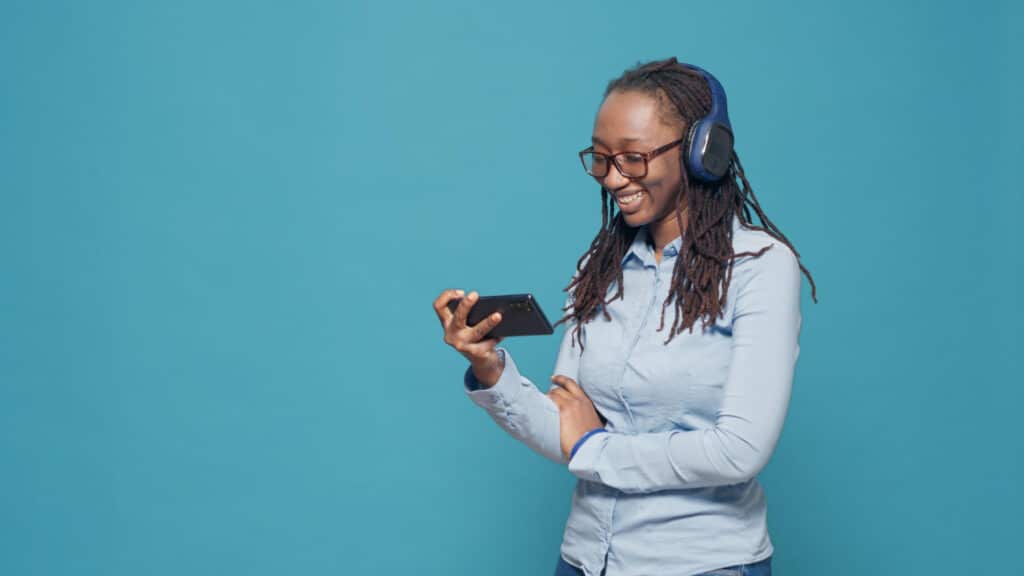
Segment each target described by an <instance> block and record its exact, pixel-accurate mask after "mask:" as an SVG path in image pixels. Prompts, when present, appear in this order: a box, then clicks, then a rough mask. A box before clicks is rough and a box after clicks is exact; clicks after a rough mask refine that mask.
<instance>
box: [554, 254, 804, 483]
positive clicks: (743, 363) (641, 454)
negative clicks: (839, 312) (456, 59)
mask: <svg viewBox="0 0 1024 576" xmlns="http://www.w3.org/2000/svg"><path fill="white" fill-rule="evenodd" d="M746 268H747V269H746V273H744V274H742V275H737V276H736V277H734V281H736V283H737V284H736V288H737V289H736V292H735V294H736V306H735V315H734V317H733V335H732V337H733V341H732V358H731V362H730V366H729V375H728V378H727V380H726V383H725V391H724V397H723V401H722V406H721V409H720V410H719V412H718V415H717V417H716V419H715V423H714V426H712V427H710V428H703V429H698V430H689V431H683V430H671V431H668V432H661V433H649V434H638V435H626V434H617V433H608V434H597V435H595V436H593V437H591V438H589V439H587V441H586V442H584V443H583V444H582V445H581V446H580V448H579V450H578V451H577V452H576V454H575V456H573V458H572V460H570V461H569V470H570V471H571V472H572V473H573V474H575V475H576V476H578V477H580V478H584V479H587V480H593V481H596V482H600V483H602V484H605V485H608V486H611V487H613V488H617V489H619V490H622V491H624V492H633V493H643V492H654V491H658V490H669V489H680V488H700V487H706V486H717V485H726V484H735V483H739V482H744V481H746V480H749V479H751V478H753V477H754V476H756V475H757V474H758V473H759V472H760V471H761V469H762V468H764V466H765V464H767V463H768V459H769V458H770V457H771V454H772V452H773V451H774V449H775V445H776V443H777V442H778V439H779V434H780V433H781V431H782V424H783V421H784V420H785V417H786V410H787V408H788V405H789V397H790V391H791V388H792V383H793V370H794V367H795V364H796V359H797V356H798V355H799V351H800V347H799V344H798V341H797V338H798V336H799V332H800V322H801V317H800V267H799V265H798V263H797V260H796V257H795V256H794V255H793V253H792V252H790V251H789V249H788V248H787V247H786V246H785V245H783V244H776V245H774V246H773V247H772V249H770V250H768V251H767V252H765V253H764V254H763V255H762V256H760V257H759V258H752V259H751V260H750V261H749V262H748V263H747V266H746ZM698 329H699V327H698Z"/></svg>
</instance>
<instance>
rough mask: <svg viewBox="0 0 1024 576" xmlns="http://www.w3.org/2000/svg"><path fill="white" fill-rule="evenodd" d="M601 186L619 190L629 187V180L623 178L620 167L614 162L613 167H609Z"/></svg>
mask: <svg viewBox="0 0 1024 576" xmlns="http://www.w3.org/2000/svg"><path fill="white" fill-rule="evenodd" d="M601 184H603V185H604V187H605V188H607V189H609V190H618V189H620V188H624V187H626V186H629V178H626V177H625V176H623V175H622V172H619V167H618V166H616V165H615V163H614V162H612V163H611V166H609V167H608V173H607V174H605V175H604V178H603V179H602V180H601Z"/></svg>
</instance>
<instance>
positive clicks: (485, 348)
mask: <svg viewBox="0 0 1024 576" xmlns="http://www.w3.org/2000/svg"><path fill="white" fill-rule="evenodd" d="M497 345H498V338H488V339H487V340H481V341H479V342H469V343H466V344H463V345H462V346H460V347H459V351H460V352H463V353H465V354H469V355H470V356H474V357H476V358H483V357H485V356H487V355H488V354H490V353H491V350H493V349H494V347H495V346H497Z"/></svg>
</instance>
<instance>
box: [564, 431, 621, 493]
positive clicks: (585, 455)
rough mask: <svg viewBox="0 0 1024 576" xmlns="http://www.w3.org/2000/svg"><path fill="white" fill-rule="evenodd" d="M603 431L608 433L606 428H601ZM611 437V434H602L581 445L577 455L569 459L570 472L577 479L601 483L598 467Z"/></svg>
mask: <svg viewBox="0 0 1024 576" xmlns="http://www.w3.org/2000/svg"><path fill="white" fill-rule="evenodd" d="M601 430H603V431H605V432H608V431H607V430H604V428H601ZM591 432H593V431H591ZM611 436H612V434H611V433H610V432H608V433H607V434H600V435H598V437H597V438H594V439H592V440H591V441H590V442H583V443H582V444H580V446H579V448H578V449H577V450H576V453H575V454H573V455H572V457H570V458H569V472H571V473H572V474H573V475H574V476H576V477H577V478H581V479H583V480H591V481H593V482H598V483H601V475H600V474H598V473H597V465H598V463H599V462H600V461H601V455H602V454H603V453H604V449H605V446H607V445H608V440H609V439H610V438H611Z"/></svg>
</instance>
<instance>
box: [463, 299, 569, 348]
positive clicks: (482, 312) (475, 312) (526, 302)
mask: <svg viewBox="0 0 1024 576" xmlns="http://www.w3.org/2000/svg"><path fill="white" fill-rule="evenodd" d="M460 302H462V298H456V299H454V300H451V301H449V302H448V309H450V310H451V311H452V312H455V309H456V308H458V306H459V303H460ZM495 312H500V313H501V322H499V323H498V325H497V326H495V327H494V328H493V329H491V331H490V332H488V333H487V334H486V335H485V336H484V339H485V340H486V339H489V338H502V337H505V336H534V335H542V334H551V333H553V332H554V331H555V330H554V328H552V327H551V323H550V322H548V317H547V316H545V315H544V311H543V310H541V309H540V304H538V303H537V301H536V300H535V299H534V297H533V294H500V295H497V296H480V298H479V299H477V301H476V304H474V305H473V307H472V308H470V309H469V315H468V316H467V317H466V325H467V326H474V325H476V324H477V323H479V322H480V321H481V320H483V319H484V318H487V317H488V316H490V315H491V314H494V313H495Z"/></svg>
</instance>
